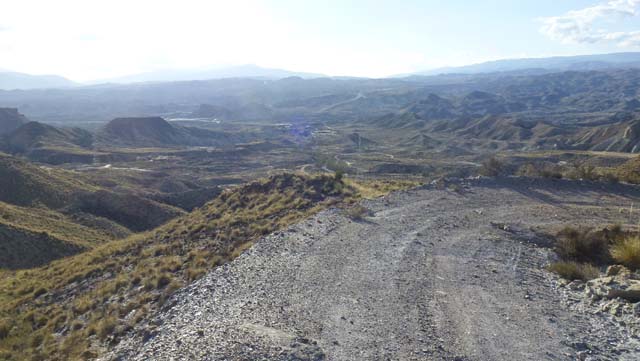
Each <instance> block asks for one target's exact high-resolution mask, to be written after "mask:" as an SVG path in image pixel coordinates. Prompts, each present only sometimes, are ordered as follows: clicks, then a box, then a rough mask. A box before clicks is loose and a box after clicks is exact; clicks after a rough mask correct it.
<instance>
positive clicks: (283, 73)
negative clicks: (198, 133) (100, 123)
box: [94, 65, 325, 84]
mask: <svg viewBox="0 0 640 361" xmlns="http://www.w3.org/2000/svg"><path fill="white" fill-rule="evenodd" d="M324 76H325V75H322V74H313V73H300V72H293V71H288V70H283V69H270V68H262V67H259V66H257V65H239V66H230V67H224V68H213V69H204V70H193V69H185V70H159V71H153V72H148V73H141V74H133V75H128V76H123V77H118V78H112V79H105V80H103V81H100V82H107V83H124V84H126V83H143V82H171V81H184V80H209V79H224V78H266V79H283V78H289V77H300V78H307V79H308V78H321V77H324ZM94 83H97V82H94Z"/></svg>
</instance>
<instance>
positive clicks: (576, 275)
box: [549, 261, 600, 281]
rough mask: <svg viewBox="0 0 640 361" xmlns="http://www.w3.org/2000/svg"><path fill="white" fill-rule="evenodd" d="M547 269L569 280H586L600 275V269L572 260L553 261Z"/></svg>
mask: <svg viewBox="0 0 640 361" xmlns="http://www.w3.org/2000/svg"><path fill="white" fill-rule="evenodd" d="M549 270H550V271H551V272H554V273H557V274H558V275H560V277H562V278H564V279H567V280H571V281H573V280H581V281H588V280H591V279H594V278H597V277H598V276H599V275H600V271H599V270H598V269H597V268H596V267H594V266H592V265H590V264H587V263H578V262H572V261H561V262H555V263H553V264H551V265H550V266H549Z"/></svg>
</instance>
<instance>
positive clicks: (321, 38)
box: [0, 0, 640, 81]
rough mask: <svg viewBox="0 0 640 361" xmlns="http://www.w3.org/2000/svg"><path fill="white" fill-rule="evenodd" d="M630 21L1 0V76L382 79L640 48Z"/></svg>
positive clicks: (545, 7) (494, 12)
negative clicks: (259, 73) (268, 72)
mask: <svg viewBox="0 0 640 361" xmlns="http://www.w3.org/2000/svg"><path fill="white" fill-rule="evenodd" d="M639 18H640V0H609V1H607V0H600V1H598V0H591V1H585V0H566V1H562V2H558V1H554V0H537V1H533V0H527V1H521V2H513V1H507V0H492V1H482V2H474V3H469V2H468V1H463V0H452V1H447V2H446V3H442V2H439V1H435V0H429V1H421V0H405V1H400V2H398V1H388V0H380V1H373V2H372V1H365V0H353V1H338V0H328V1H324V2H315V3H314V4H309V3H308V2H300V1H295V0H263V1H259V0H238V1H233V2H212V1H205V0H182V1H149V0H141V1H135V2H132V1H124V0H114V1H109V2H105V1H94V0H90V1H86V0H85V1H80V0H60V1H55V2H52V1H44V0H19V1H18V0H8V1H6V2H5V3H3V5H2V12H1V13H0V69H6V70H11V71H19V72H25V73H31V74H57V75H62V76H65V77H68V78H70V79H72V80H75V81H90V80H97V79H109V78H112V77H118V76H124V75H129V74H135V73H142V72H150V71H156V70H164V69H207V68H215V67H222V66H228V65H241V64H250V63H251V64H257V65H259V66H262V67H271V68H281V69H287V70H291V71H298V72H311V73H321V74H327V75H334V76H338V75H350V76H366V77H385V76H390V75H394V74H400V73H408V72H414V71H420V70H425V69H431V68H437V67H443V66H460V65H467V64H472V63H478V62H482V61H488V60H496V59H504V58H523V57H546V56H567V55H580V54H593V53H608V52H622V51H639V50H640V22H639V21H638V19H639ZM372 29H373V30H372Z"/></svg>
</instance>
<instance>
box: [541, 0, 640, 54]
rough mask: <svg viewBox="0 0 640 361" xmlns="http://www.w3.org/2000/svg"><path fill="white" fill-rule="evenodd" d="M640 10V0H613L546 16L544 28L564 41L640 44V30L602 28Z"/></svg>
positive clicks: (638, 12) (544, 32) (543, 20)
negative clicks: (601, 26)
mask: <svg viewBox="0 0 640 361" xmlns="http://www.w3.org/2000/svg"><path fill="white" fill-rule="evenodd" d="M639 14H640V0H609V1H608V2H606V3H602V4H599V5H595V6H591V7H587V8H584V9H580V10H572V11H569V12H567V13H566V14H564V15H561V16H552V17H547V18H542V19H540V21H541V22H542V28H541V29H540V31H541V32H542V33H543V34H545V35H547V36H549V37H550V38H552V39H554V40H559V41H562V42H564V43H588V44H595V43H614V44H617V45H618V46H620V47H636V46H640V31H628V32H622V31H617V32H616V31H610V30H606V29H603V28H599V27H598V25H599V24H600V23H601V22H604V23H606V25H610V24H611V23H612V22H614V21H616V20H620V19H624V18H630V17H636V16H638V15H639Z"/></svg>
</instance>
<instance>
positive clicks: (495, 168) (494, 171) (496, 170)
mask: <svg viewBox="0 0 640 361" xmlns="http://www.w3.org/2000/svg"><path fill="white" fill-rule="evenodd" d="M479 172H480V175H483V176H485V177H497V176H500V175H501V174H502V173H503V172H504V162H503V161H501V160H500V159H498V158H496V157H491V158H489V159H487V160H486V161H484V162H482V166H481V167H480V171H479Z"/></svg>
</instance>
